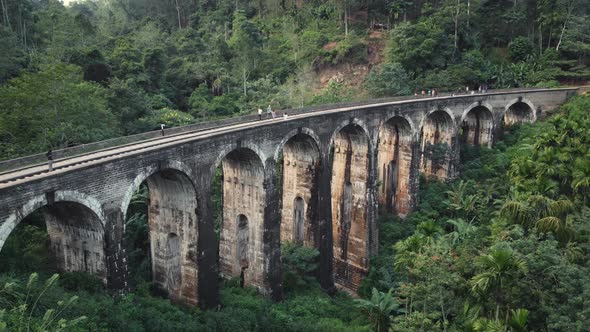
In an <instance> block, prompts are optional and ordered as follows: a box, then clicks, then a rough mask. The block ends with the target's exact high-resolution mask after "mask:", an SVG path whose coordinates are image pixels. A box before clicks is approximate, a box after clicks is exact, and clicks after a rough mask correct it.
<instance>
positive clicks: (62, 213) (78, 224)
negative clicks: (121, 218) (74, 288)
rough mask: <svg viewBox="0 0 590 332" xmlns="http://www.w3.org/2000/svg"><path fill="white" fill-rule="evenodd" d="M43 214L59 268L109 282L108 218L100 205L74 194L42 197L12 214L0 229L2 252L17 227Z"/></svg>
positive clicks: (58, 193)
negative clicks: (105, 234) (106, 226)
mask: <svg viewBox="0 0 590 332" xmlns="http://www.w3.org/2000/svg"><path fill="white" fill-rule="evenodd" d="M35 212H40V213H41V214H42V216H43V219H44V221H45V225H46V227H47V234H48V235H49V240H50V248H49V250H50V252H51V255H52V256H54V258H55V261H56V263H57V268H58V269H59V270H61V271H66V272H73V271H78V272H86V273H89V274H92V275H95V276H97V277H99V278H100V279H101V280H102V281H103V283H105V284H106V282H107V273H108V271H107V266H106V254H105V246H106V244H105V236H104V226H105V219H104V213H103V211H102V208H101V205H100V203H99V202H98V201H97V200H96V199H95V198H93V197H91V196H88V195H86V194H82V193H79V192H75V191H56V192H54V193H51V194H47V195H40V196H36V197H34V198H32V199H31V200H29V201H28V202H27V203H26V204H25V205H23V206H22V207H20V208H18V209H16V210H15V211H14V212H13V213H12V214H10V215H9V217H8V219H7V221H6V222H5V223H4V224H2V226H1V228H0V244H1V246H0V250H1V249H2V247H3V246H4V244H5V243H6V240H7V239H8V237H9V236H10V234H11V233H12V232H13V231H14V230H15V228H16V226H17V225H18V224H19V223H20V222H21V221H22V220H24V219H25V218H27V217H28V216H30V215H32V214H33V213H35Z"/></svg>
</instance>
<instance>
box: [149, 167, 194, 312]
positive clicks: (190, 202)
mask: <svg viewBox="0 0 590 332" xmlns="http://www.w3.org/2000/svg"><path fill="white" fill-rule="evenodd" d="M147 184H148V188H149V207H148V223H149V230H150V246H151V257H152V273H153V281H154V283H156V284H157V285H158V286H159V287H160V288H161V289H162V290H163V291H165V292H166V293H167V294H168V296H169V297H170V299H172V300H173V301H179V302H185V303H189V304H196V303H197V299H198V293H197V292H198V289H197V278H198V277H197V274H198V265H197V237H198V234H197V227H198V223H197V216H196V211H197V197H196V194H195V189H194V186H193V184H192V183H191V181H190V179H189V178H188V176H187V175H186V174H183V173H180V172H178V171H176V170H162V171H160V172H158V173H156V174H153V175H152V176H150V177H149V178H148V179H147Z"/></svg>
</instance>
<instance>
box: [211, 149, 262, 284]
mask: <svg viewBox="0 0 590 332" xmlns="http://www.w3.org/2000/svg"><path fill="white" fill-rule="evenodd" d="M222 168H223V225H222V227H221V238H220V241H219V264H220V271H221V273H222V274H223V275H224V276H226V277H240V275H241V274H242V271H243V278H244V285H253V286H256V287H258V288H259V289H264V286H265V284H264V274H263V270H264V259H265V257H264V251H263V250H264V249H263V245H264V243H263V241H262V237H263V232H264V228H263V219H264V202H265V192H264V188H263V181H264V167H263V165H262V162H261V160H260V158H259V157H258V156H257V155H256V153H255V152H253V151H252V150H248V149H239V150H236V151H232V152H231V153H230V154H228V155H227V156H226V157H225V159H223V161H222Z"/></svg>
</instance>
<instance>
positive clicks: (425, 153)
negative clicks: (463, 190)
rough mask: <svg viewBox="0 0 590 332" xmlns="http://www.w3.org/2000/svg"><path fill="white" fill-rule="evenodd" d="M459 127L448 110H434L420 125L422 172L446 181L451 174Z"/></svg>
mask: <svg viewBox="0 0 590 332" xmlns="http://www.w3.org/2000/svg"><path fill="white" fill-rule="evenodd" d="M456 133H457V127H456V124H455V118H454V115H453V112H452V111H451V110H449V109H448V108H445V109H434V110H431V111H430V112H428V114H426V115H425V116H424V118H422V121H421V123H420V154H421V160H420V171H421V172H422V173H424V174H426V175H427V176H436V177H438V178H439V179H446V178H447V177H448V176H449V175H450V172H451V159H452V156H453V151H454V149H455V137H456Z"/></svg>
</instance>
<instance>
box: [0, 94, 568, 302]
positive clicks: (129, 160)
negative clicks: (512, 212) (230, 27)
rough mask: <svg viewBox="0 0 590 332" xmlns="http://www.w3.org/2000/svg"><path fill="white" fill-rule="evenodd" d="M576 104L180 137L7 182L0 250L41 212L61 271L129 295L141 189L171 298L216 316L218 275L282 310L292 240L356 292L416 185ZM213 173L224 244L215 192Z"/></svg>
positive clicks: (327, 116)
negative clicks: (134, 210) (507, 133)
mask: <svg viewBox="0 0 590 332" xmlns="http://www.w3.org/2000/svg"><path fill="white" fill-rule="evenodd" d="M575 93H576V90H575V89H552V90H551V89H540V90H531V91H511V92H497V93H491V94H485V95H468V96H459V97H441V98H423V99H418V100H410V101H398V102H395V101H389V102H388V101H384V102H380V103H378V104H370V105H357V106H351V107H345V108H341V109H339V110H332V111H325V112H320V111H318V112H309V111H299V112H290V113H289V115H290V116H289V118H288V119H287V120H275V121H268V122H259V121H255V122H252V123H251V124H250V125H243V124H242V125H234V126H227V127H224V128H222V129H212V130H210V131H202V132H199V133H194V134H191V133H187V130H188V129H187V128H188V127H187V128H181V129H178V132H177V133H178V134H179V135H181V136H182V139H181V138H178V139H177V138H175V137H174V136H167V137H165V139H170V140H172V141H171V142H167V143H161V144H157V145H154V146H150V147H145V146H143V147H142V149H140V150H137V149H134V148H133V146H131V147H130V148H129V151H127V152H124V153H118V154H116V155H115V154H113V155H112V156H108V157H106V158H105V157H104V156H103V155H101V156H100V157H99V156H97V155H88V156H84V157H80V158H88V160H84V162H83V163H79V164H76V165H72V166H70V167H67V168H57V169H56V170H55V171H53V172H49V173H47V172H40V173H39V174H36V175H34V176H30V177H26V178H22V179H19V180H18V181H12V182H7V181H4V182H3V181H2V178H3V177H6V176H8V175H10V173H8V175H6V173H2V174H0V249H1V247H2V246H3V245H4V243H5V241H6V239H7V237H8V236H9V235H10V233H11V232H12V230H13V229H14V227H16V225H17V224H18V223H19V222H20V221H21V220H22V219H24V218H26V217H27V216H28V215H30V214H31V213H33V212H35V211H38V210H40V211H41V212H42V213H43V215H44V216H45V221H46V223H47V229H48V233H49V237H50V240H51V247H52V250H53V252H54V254H55V257H56V260H57V265H58V267H59V268H60V269H62V270H64V271H85V272H89V273H92V274H95V275H97V276H99V277H100V278H102V279H103V280H104V281H105V283H106V284H107V286H108V287H109V288H111V289H113V290H115V291H120V292H123V291H125V290H127V289H128V288H129V287H130V286H129V285H128V277H129V276H128V275H127V264H126V252H125V244H124V241H123V238H124V234H125V227H124V225H125V223H124V221H125V218H126V214H127V209H128V206H129V203H130V200H131V196H132V194H133V193H134V192H135V191H136V190H137V188H139V186H140V185H141V183H143V182H146V183H147V186H148V188H149V208H148V209H149V210H148V222H149V231H150V243H151V256H152V263H153V265H152V273H153V280H154V282H155V284H156V285H157V286H158V287H159V288H160V290H161V291H162V292H163V293H165V294H167V295H168V296H169V297H170V298H171V299H172V300H174V301H177V302H183V303H188V304H192V305H194V304H198V305H200V306H201V307H203V308H212V307H216V306H217V305H218V303H219V297H218V277H219V274H221V275H222V276H223V277H226V278H232V277H240V278H241V279H242V281H243V284H244V285H252V286H254V287H256V288H257V289H258V290H259V291H260V292H261V293H263V294H267V295H268V296H270V297H272V298H273V299H275V300H278V299H280V298H281V296H282V290H281V289H282V285H281V282H282V273H281V256H280V255H281V242H286V241H290V242H296V243H301V244H303V245H305V246H309V247H315V248H318V250H319V251H320V259H319V261H320V267H319V270H320V271H319V273H318V275H319V278H320V282H321V285H322V287H324V288H325V289H331V288H333V287H334V286H335V285H338V286H341V287H345V288H348V289H350V290H353V291H354V290H356V289H357V288H358V286H359V285H360V283H361V280H362V278H363V277H364V276H365V275H366V274H367V272H368V267H369V259H370V257H372V256H373V255H374V254H376V253H377V249H378V248H377V243H378V229H377V225H376V217H377V213H378V211H382V212H391V213H396V214H398V215H400V216H402V217H403V216H405V215H406V214H407V213H409V212H410V211H411V210H412V208H413V207H414V206H415V205H416V204H417V192H418V178H419V174H420V173H422V174H424V175H426V176H432V177H437V178H439V179H443V180H445V179H452V178H453V177H454V176H455V175H456V163H457V160H459V150H460V149H459V145H460V144H470V145H475V146H480V147H482V146H483V147H485V146H491V145H492V144H493V142H494V140H495V139H496V137H498V135H499V133H501V131H502V130H503V128H506V127H509V126H511V125H513V124H516V123H522V122H532V121H535V120H536V119H537V117H540V116H542V115H543V114H544V113H545V112H546V111H548V110H551V109H553V108H555V107H557V106H558V105H560V104H562V103H563V102H565V100H567V98H568V97H570V96H571V95H573V94H575ZM254 119H257V116H253V120H254ZM222 124H225V122H220V125H222ZM214 127H215V125H214V124H211V126H210V128H214ZM171 131H172V133H173V130H171ZM158 135H159V134H158ZM158 138H159V137H157V136H154V137H151V139H153V140H156V141H155V142H158V143H159V142H161V141H160V140H157V139H158ZM102 153H103V154H104V153H107V152H102ZM23 160H26V158H25V159H23ZM19 162H22V161H19V160H15V161H10V162H9V164H11V165H19ZM217 167H221V170H222V172H223V182H222V188H221V189H222V190H221V191H222V196H223V197H222V218H221V219H222V221H221V225H219V228H220V229H219V233H216V225H215V223H214V220H213V215H214V214H213V201H212V194H211V193H212V182H213V178H214V175H215V170H216V168H217ZM15 174H16V173H15ZM402 222H403V221H402Z"/></svg>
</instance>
